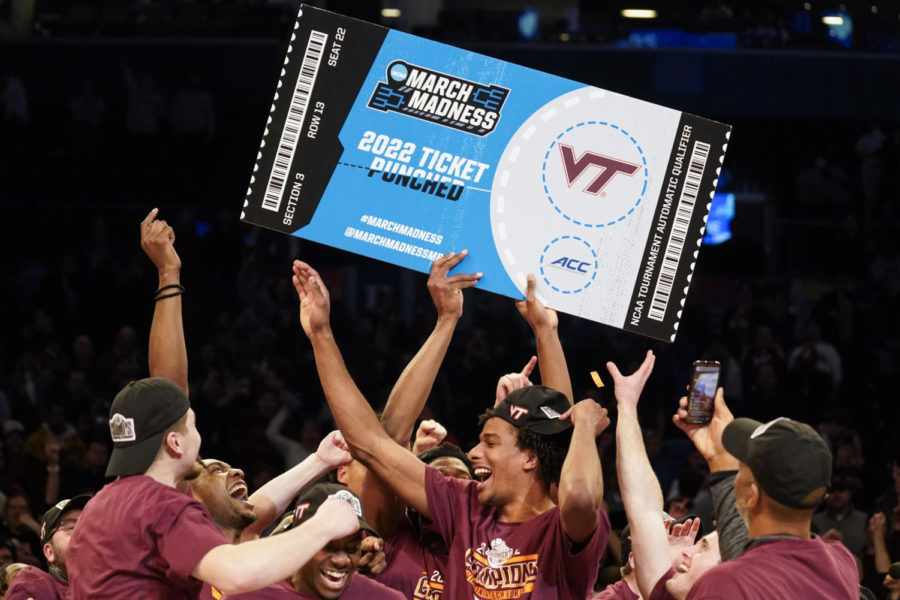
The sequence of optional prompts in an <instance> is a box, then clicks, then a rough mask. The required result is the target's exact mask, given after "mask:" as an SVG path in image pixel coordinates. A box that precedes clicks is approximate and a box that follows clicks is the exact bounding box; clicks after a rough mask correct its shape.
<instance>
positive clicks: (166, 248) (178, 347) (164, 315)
mask: <svg viewBox="0 0 900 600" xmlns="http://www.w3.org/2000/svg"><path fill="white" fill-rule="evenodd" d="M158 213H159V209H157V208H154V209H153V210H151V211H150V213H149V214H148V215H147V216H146V218H145V219H144V220H143V221H142V222H141V248H143V250H144V252H145V253H146V254H147V256H148V257H149V258H150V260H151V261H153V264H154V265H156V269H157V271H158V272H159V288H158V289H159V290H161V291H159V292H158V296H157V300H156V306H155V308H154V310H153V322H152V323H151V325H150V348H149V351H148V359H149V363H150V376H151V377H165V378H166V379H170V380H172V381H173V382H175V384H176V385H177V386H178V387H180V388H181V389H182V390H184V393H185V395H189V394H190V390H189V388H188V360H187V349H186V346H185V343H184V326H183V324H182V321H181V290H182V288H181V287H180V285H181V259H180V258H179V257H178V253H177V252H175V231H174V230H173V229H172V228H171V227H170V226H169V225H168V224H167V223H166V222H165V221H159V220H156V215H157V214H158ZM163 288H166V289H163Z"/></svg>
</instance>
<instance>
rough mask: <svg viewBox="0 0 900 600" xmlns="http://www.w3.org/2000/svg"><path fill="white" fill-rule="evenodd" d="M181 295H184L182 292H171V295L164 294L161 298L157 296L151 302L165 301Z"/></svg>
mask: <svg viewBox="0 0 900 600" xmlns="http://www.w3.org/2000/svg"><path fill="white" fill-rule="evenodd" d="M183 293H184V292H183V291H181V290H178V291H177V292H172V293H171V294H165V295H163V296H159V295H157V296H156V297H155V298H153V301H154V302H159V301H160V300H165V299H166V298H174V297H175V296H180V295H182V294H183Z"/></svg>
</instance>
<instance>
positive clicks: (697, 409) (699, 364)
mask: <svg viewBox="0 0 900 600" xmlns="http://www.w3.org/2000/svg"><path fill="white" fill-rule="evenodd" d="M721 369H722V365H721V364H720V363H719V362H718V361H715V360H695V361H694V370H693V373H692V374H691V386H690V388H689V389H688V397H687V398H688V403H687V418H686V419H685V420H684V422H685V423H690V424H691V425H706V424H707V423H709V422H710V421H711V420H712V415H713V410H714V408H715V405H714V401H713V399H714V398H715V397H716V388H717V387H718V385H719V371H720V370H721Z"/></svg>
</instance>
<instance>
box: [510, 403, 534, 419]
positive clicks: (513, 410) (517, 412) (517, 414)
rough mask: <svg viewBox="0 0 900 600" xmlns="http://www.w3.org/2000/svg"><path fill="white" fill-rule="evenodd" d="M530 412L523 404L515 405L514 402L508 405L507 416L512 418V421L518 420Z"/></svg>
mask: <svg viewBox="0 0 900 600" xmlns="http://www.w3.org/2000/svg"><path fill="white" fill-rule="evenodd" d="M530 412H531V411H530V410H528V409H527V408H525V407H524V406H517V405H515V404H510V405H509V416H511V417H512V418H513V421H518V420H519V419H520V418H521V417H522V416H524V415H527V414H528V413H530Z"/></svg>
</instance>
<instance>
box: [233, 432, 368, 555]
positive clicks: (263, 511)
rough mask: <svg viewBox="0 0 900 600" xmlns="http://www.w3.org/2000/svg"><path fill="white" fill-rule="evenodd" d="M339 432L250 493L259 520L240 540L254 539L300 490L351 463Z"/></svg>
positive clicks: (245, 530) (326, 437) (250, 499)
mask: <svg viewBox="0 0 900 600" xmlns="http://www.w3.org/2000/svg"><path fill="white" fill-rule="evenodd" d="M349 450H350V449H349V448H348V447H347V443H346V442H344V438H343V436H342V435H341V432H340V431H332V432H331V433H329V434H328V435H327V436H325V438H324V439H323V440H322V441H321V442H320V443H319V447H318V449H317V450H316V451H315V452H314V453H313V454H310V455H309V456H307V457H306V458H305V459H304V460H303V461H302V462H301V463H300V464H297V465H294V466H293V467H292V468H290V469H288V470H287V471H285V472H284V473H282V474H281V475H279V476H278V477H275V478H274V479H272V480H271V481H269V482H267V483H266V484H265V485H264V486H262V487H261V488H259V489H258V490H256V491H255V492H254V493H253V495H252V496H250V498H249V501H250V504H252V505H253V512H254V513H255V514H256V521H254V522H253V523H251V524H250V525H248V526H247V527H246V528H245V529H244V531H243V532H242V533H241V541H246V540H252V539H255V538H257V537H259V535H260V534H261V533H262V532H263V531H265V530H266V528H267V527H268V526H269V525H271V524H272V522H273V521H274V520H275V519H277V518H278V517H280V516H281V514H282V513H283V512H284V510H285V509H286V508H287V505H288V504H289V503H290V501H291V500H293V499H294V497H295V496H297V494H299V493H300V491H301V490H302V489H303V488H305V487H306V486H308V485H310V484H311V483H313V482H315V481H316V480H317V479H319V478H320V477H322V476H323V475H325V474H326V473H328V472H329V471H331V470H332V469H336V468H337V467H339V466H340V465H345V464H347V463H348V462H350V460H351V458H350V452H349Z"/></svg>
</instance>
